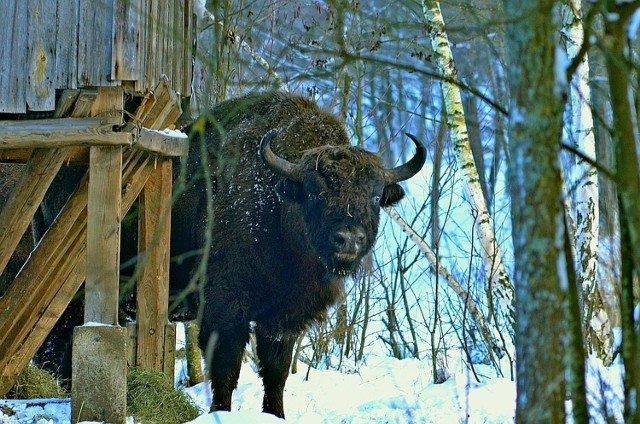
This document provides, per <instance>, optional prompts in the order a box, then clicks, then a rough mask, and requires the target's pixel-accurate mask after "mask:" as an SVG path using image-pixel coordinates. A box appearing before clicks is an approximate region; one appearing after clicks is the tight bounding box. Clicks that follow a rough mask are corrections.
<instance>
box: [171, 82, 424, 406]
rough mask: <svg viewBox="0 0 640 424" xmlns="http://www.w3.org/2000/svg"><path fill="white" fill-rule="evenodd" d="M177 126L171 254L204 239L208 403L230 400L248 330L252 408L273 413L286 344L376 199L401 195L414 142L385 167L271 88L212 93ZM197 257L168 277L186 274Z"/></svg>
mask: <svg viewBox="0 0 640 424" xmlns="http://www.w3.org/2000/svg"><path fill="white" fill-rule="evenodd" d="M186 131H187V132H188V134H189V136H190V139H191V143H190V153H189V156H188V158H187V159H186V162H184V163H182V165H181V166H182V173H183V175H186V179H185V180H186V181H187V183H186V186H185V187H184V188H185V190H184V193H183V194H182V195H181V196H179V197H178V198H177V201H176V204H175V206H174V212H173V220H172V233H173V234H172V254H184V253H185V252H189V251H198V250H202V249H203V248H205V251H207V249H206V247H209V249H208V251H207V253H205V256H203V258H204V259H206V263H207V272H206V273H204V274H202V280H204V281H202V285H201V292H200V293H201V298H202V299H203V300H204V303H203V304H201V307H202V310H201V314H200V339H199V343H200V347H201V348H202V349H203V350H204V351H205V352H207V355H206V357H207V358H208V359H207V368H208V375H209V378H210V379H211V383H212V389H213V403H212V405H211V409H212V410H229V409H230V407H231V395H232V392H233V390H234V389H235V387H236V385H237V381H238V376H239V372H240V366H241V359H242V354H243V350H244V348H245V345H246V344H247V342H248V340H249V335H250V332H251V331H253V332H254V333H255V338H256V346H257V347H256V348H257V356H258V359H259V373H260V375H261V377H262V380H263V384H264V398H263V410H264V411H265V412H268V413H272V414H275V415H277V416H280V417H283V416H284V408H283V400H282V397H283V390H284V386H285V381H286V379H287V376H288V374H289V367H290V365H291V359H292V351H293V347H294V342H295V341H296V339H297V337H298V336H299V335H300V334H301V332H303V331H304V330H305V329H306V328H307V327H308V326H309V325H310V324H311V323H313V322H315V321H319V320H322V319H323V318H324V317H325V314H326V311H327V308H328V307H329V306H330V305H332V304H334V303H335V302H336V301H337V300H338V299H339V297H340V296H341V295H342V292H343V282H344V279H345V277H346V276H347V275H350V274H352V273H354V272H355V271H357V269H358V267H359V265H360V262H361V259H362V258H363V256H364V255H365V254H366V253H367V252H368V251H369V250H370V249H371V247H372V246H373V244H374V241H375V238H376V235H377V232H378V223H379V213H380V208H381V207H384V206H389V205H393V204H394V203H396V202H398V201H399V200H400V199H401V198H402V197H403V196H404V191H403V189H402V188H401V187H400V186H399V185H398V182H399V181H401V180H404V179H407V178H409V177H411V176H412V175H414V174H415V173H416V172H418V171H419V169H420V168H421V167H422V165H423V163H424V160H425V150H424V147H423V146H422V145H421V144H420V143H419V142H418V141H417V140H416V139H415V138H414V137H413V136H410V137H411V138H412V140H414V142H415V144H416V147H417V152H416V155H415V156H414V157H413V158H412V159H411V160H410V161H409V162H408V163H406V164H404V165H401V166H399V167H397V168H395V169H392V170H389V169H385V168H384V166H383V163H382V159H381V158H380V157H379V156H378V155H376V154H374V153H371V152H368V151H366V150H364V149H362V148H359V147H354V146H351V145H350V143H349V140H348V136H347V133H346V130H345V124H344V123H343V122H342V121H341V120H340V119H339V118H337V117H336V116H334V115H332V114H330V113H328V112H327V111H325V110H323V109H321V108H320V107H319V106H318V105H317V104H316V103H314V102H313V101H311V100H310V99H308V98H306V97H303V96H299V95H293V94H285V93H280V92H268V93H258V94H250V95H247V96H245V97H241V98H238V99H234V100H230V101H226V102H223V103H221V104H219V105H217V106H215V107H214V108H213V109H212V110H211V111H210V112H209V113H208V114H206V115H203V116H202V117H201V118H199V119H198V120H196V121H195V122H193V123H192V124H191V125H189V126H188V127H187V128H186ZM179 168H180V166H177V167H176V169H177V171H178V172H179ZM198 261H199V258H192V262H190V263H189V262H188V261H185V262H183V264H182V265H180V266H182V267H184V268H183V269H182V270H178V268H179V267H174V272H172V275H174V278H178V277H175V275H176V273H177V274H182V275H183V276H186V275H189V276H190V278H191V277H193V270H194V269H198V266H197V264H196V263H197V262H198ZM199 269H202V268H199ZM183 278H184V277H183ZM172 283H173V282H172Z"/></svg>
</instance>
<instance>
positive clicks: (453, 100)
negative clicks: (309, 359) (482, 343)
mask: <svg viewBox="0 0 640 424" xmlns="http://www.w3.org/2000/svg"><path fill="white" fill-rule="evenodd" d="M422 11H423V14H424V18H425V21H426V23H427V27H428V32H429V36H430V37H431V45H432V47H433V50H434V52H435V57H436V64H437V66H438V70H439V71H440V72H441V74H442V80H441V87H442V92H443V97H444V104H445V110H446V113H447V125H448V127H449V129H450V134H451V140H452V142H453V145H454V150H455V153H456V160H457V162H458V168H459V169H460V171H461V172H462V173H463V177H464V181H465V187H466V190H467V194H468V198H469V201H470V202H471V204H472V207H473V208H475V209H476V211H477V214H478V219H477V220H476V226H477V229H476V233H477V235H478V239H479V241H480V244H481V247H480V249H479V250H480V254H481V256H482V260H483V265H484V270H485V275H486V277H487V281H488V284H489V288H490V289H489V293H490V295H491V296H492V297H493V299H492V300H493V302H492V304H491V307H492V311H491V314H492V315H493V317H494V318H495V320H496V327H497V329H498V331H500V333H501V337H502V338H503V340H504V343H503V348H504V349H505V351H506V352H507V353H508V354H509V355H510V357H512V354H513V336H514V316H515V314H514V306H513V284H512V283H511V280H510V279H509V276H508V274H507V271H506V268H505V266H504V262H503V256H502V252H501V250H500V247H499V246H498V243H497V241H496V237H495V232H494V229H493V219H492V217H491V215H490V214H489V211H488V209H487V204H486V202H485V199H484V195H483V193H482V188H481V186H480V180H479V177H478V171H477V168H476V165H475V162H474V159H473V154H472V151H471V146H470V144H469V136H468V133H467V126H466V123H465V118H464V111H463V107H462V98H461V95H460V89H459V87H458V85H457V71H456V67H455V63H454V61H453V55H452V53H451V48H450V46H449V39H448V37H447V34H446V32H445V29H444V20H443V18H442V12H441V11H440V4H439V2H437V1H430V0H422Z"/></svg>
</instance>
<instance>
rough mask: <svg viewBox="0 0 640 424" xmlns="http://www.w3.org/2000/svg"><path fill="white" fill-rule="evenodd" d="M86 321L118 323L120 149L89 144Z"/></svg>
mask: <svg viewBox="0 0 640 424" xmlns="http://www.w3.org/2000/svg"><path fill="white" fill-rule="evenodd" d="M89 163H90V166H89V204H88V207H87V215H88V221H87V283H86V289H85V308H84V320H85V322H98V323H101V324H109V325H116V324H118V304H119V276H120V273H119V269H120V222H121V220H122V219H121V216H120V187H121V186H122V149H121V148H120V147H98V146H96V147H91V152H90V158H89Z"/></svg>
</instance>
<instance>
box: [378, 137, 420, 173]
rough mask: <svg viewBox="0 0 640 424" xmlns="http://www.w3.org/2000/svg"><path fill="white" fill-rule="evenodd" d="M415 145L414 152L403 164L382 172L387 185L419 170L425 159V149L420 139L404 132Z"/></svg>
mask: <svg viewBox="0 0 640 424" xmlns="http://www.w3.org/2000/svg"><path fill="white" fill-rule="evenodd" d="M406 134H407V137H409V138H410V139H411V140H412V141H413V142H414V143H415V145H416V154H415V155H414V156H413V157H412V158H411V160H409V162H407V163H405V164H404V165H400V166H397V167H395V168H393V169H386V170H385V174H384V180H385V182H386V184H387V185H391V184H393V183H397V182H400V181H404V180H408V179H409V178H411V177H413V176H414V175H416V174H417V173H418V171H420V169H421V168H422V165H424V162H425V160H426V159H427V149H425V147H424V145H423V144H422V142H421V141H420V140H418V139H417V138H416V137H415V136H413V135H412V134H409V133H406Z"/></svg>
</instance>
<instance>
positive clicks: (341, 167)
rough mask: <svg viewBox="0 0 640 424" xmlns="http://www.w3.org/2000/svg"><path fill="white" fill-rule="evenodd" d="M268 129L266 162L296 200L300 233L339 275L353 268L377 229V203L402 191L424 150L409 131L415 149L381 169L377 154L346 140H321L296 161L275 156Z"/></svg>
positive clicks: (284, 194) (263, 147)
mask: <svg viewBox="0 0 640 424" xmlns="http://www.w3.org/2000/svg"><path fill="white" fill-rule="evenodd" d="M277 134H278V133H277V131H275V130H272V131H269V132H268V133H267V134H266V135H265V136H264V137H263V138H262V142H261V144H260V154H261V156H262V159H263V161H264V163H265V164H266V166H267V167H268V168H269V169H271V170H272V171H273V172H274V173H276V174H277V175H279V176H281V177H283V179H282V180H281V181H280V182H279V183H278V184H277V186H276V191H277V193H278V195H279V197H280V198H281V199H283V200H284V201H288V202H293V203H295V204H297V205H299V207H300V210H301V211H302V220H303V228H304V233H305V234H304V236H305V237H306V239H307V240H308V242H309V244H310V245H311V247H312V248H313V249H314V250H315V253H316V254H317V255H318V257H319V258H320V260H321V261H322V262H323V263H324V265H325V266H326V268H327V270H328V271H330V272H331V273H333V274H335V275H339V276H343V275H346V274H348V273H353V272H355V271H356V270H357V268H358V266H359V264H360V261H361V259H362V257H363V256H364V255H365V254H366V253H367V252H368V251H369V250H370V249H371V247H372V246H373V243H374V241H375V238H376V235H377V233H378V222H379V216H380V207H384V206H391V205H393V204H395V203H396V202H398V201H399V200H400V199H402V197H403V196H404V190H403V189H402V187H400V186H399V185H398V182H400V181H403V180H406V179H408V178H411V177H412V176H414V175H415V174H416V173H417V172H418V171H419V170H420V168H422V165H423V164H424V162H425V159H426V150H425V148H424V146H423V145H422V143H421V142H420V141H419V140H418V139H416V138H415V137H414V136H412V135H410V134H407V136H409V138H411V140H413V142H414V143H415V145H416V148H417V150H416V154H415V155H414V157H413V158H412V159H411V160H409V161H408V162H407V163H405V164H404V165H401V166H398V167H396V168H393V169H385V168H384V166H383V164H382V158H380V156H378V155H376V154H374V153H371V152H369V151H366V150H364V149H361V148H359V147H354V146H350V145H341V146H331V145H326V146H321V147H316V148H313V149H309V150H307V151H305V152H304V154H303V155H302V157H301V159H300V160H299V161H298V162H297V163H291V162H289V161H288V160H286V159H284V158H282V157H279V156H277V155H276V154H275V153H274V152H273V150H272V149H271V146H270V143H271V141H272V140H273V139H274V138H275V137H277Z"/></svg>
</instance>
